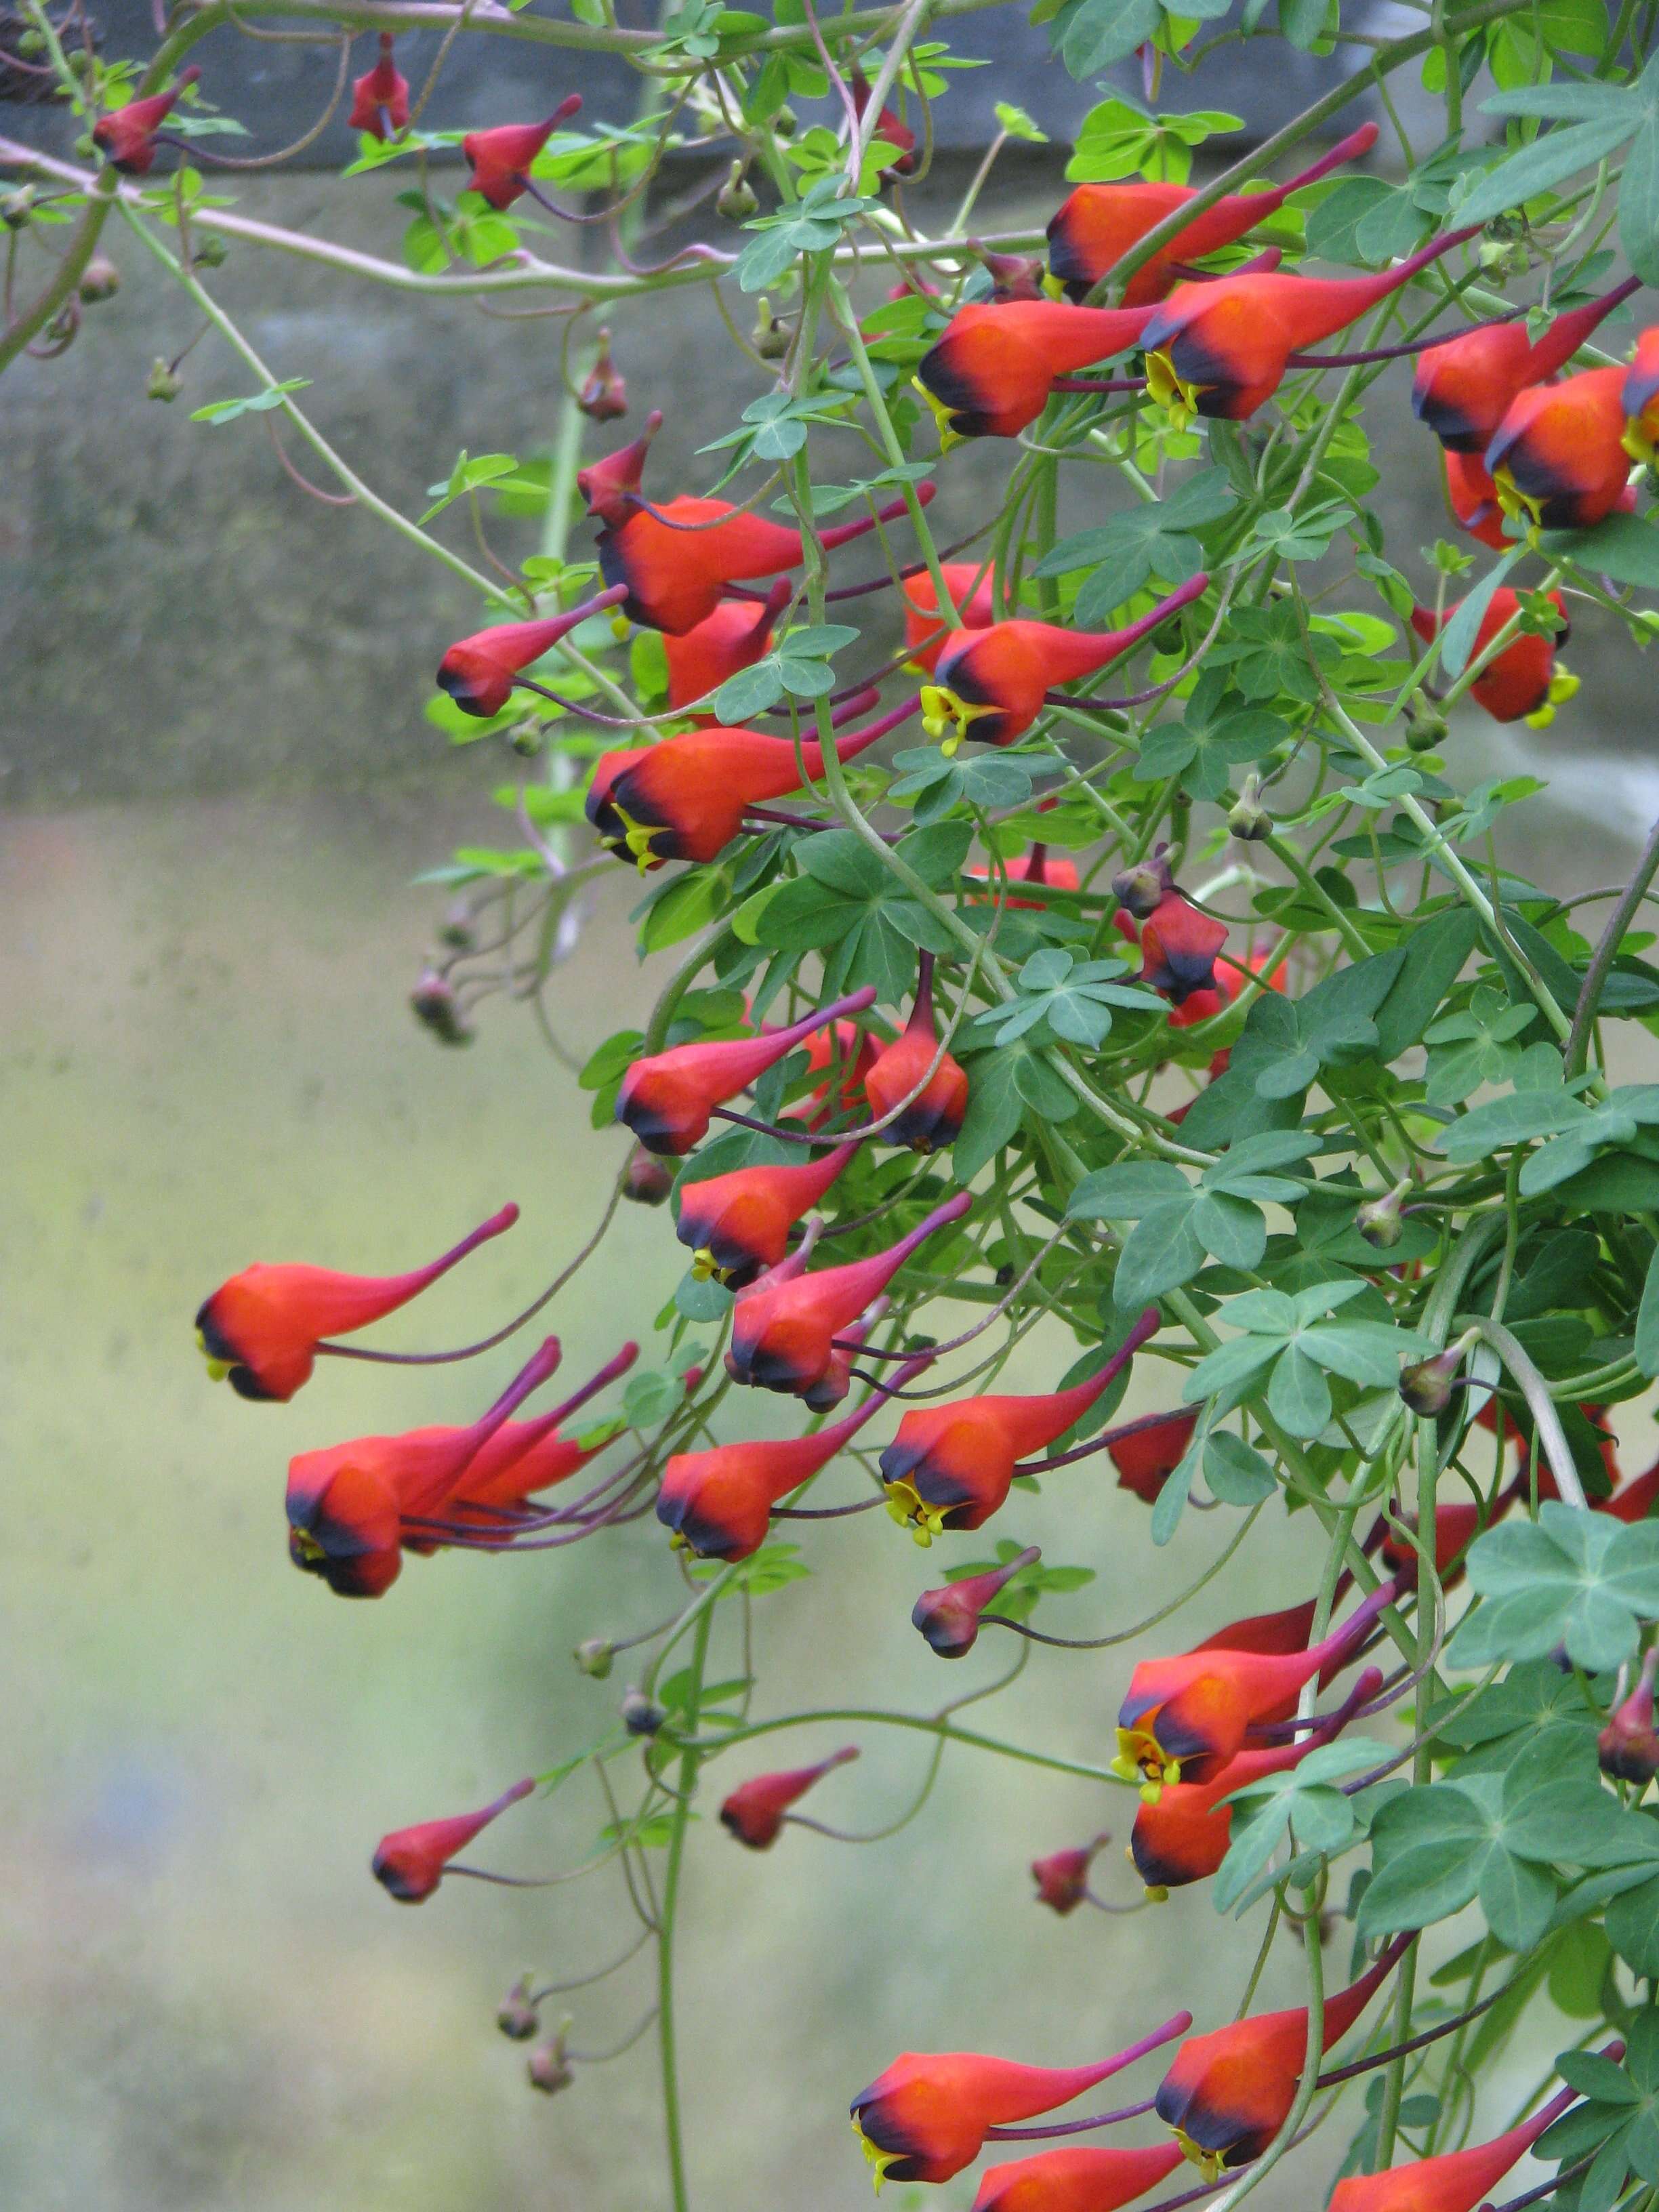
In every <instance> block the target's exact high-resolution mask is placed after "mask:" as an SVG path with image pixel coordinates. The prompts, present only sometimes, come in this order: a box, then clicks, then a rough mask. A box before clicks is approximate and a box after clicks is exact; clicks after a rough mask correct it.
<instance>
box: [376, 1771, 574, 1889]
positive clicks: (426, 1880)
mask: <svg viewBox="0 0 1659 2212" xmlns="http://www.w3.org/2000/svg"><path fill="white" fill-rule="evenodd" d="M535 1787H536V1784H535V1783H534V1782H533V1781H532V1778H530V1776H528V1775H526V1777H525V1778H524V1780H523V1781H522V1782H515V1783H514V1784H513V1787H512V1788H511V1789H510V1790H502V1792H501V1796H499V1797H498V1798H496V1800H495V1802H494V1804H492V1805H486V1806H485V1807H484V1808H483V1810H482V1811H480V1812H477V1813H458V1814H455V1815H454V1816H453V1818H452V1819H450V1820H422V1821H421V1822H420V1823H419V1825H418V1826H416V1827H413V1828H395V1829H393V1831H392V1833H391V1834H390V1835H389V1836H382V1837H381V1838H380V1848H379V1850H377V1851H376V1852H375V1854H374V1859H373V1861H372V1865H373V1868H374V1879H375V1881H378V1882H379V1883H380V1887H382V1888H383V1889H384V1890H385V1891H386V1893H387V1895H388V1896H391V1897H395V1898H396V1899H397V1900H398V1904H399V1905H420V1904H422V1903H423V1902H424V1901H425V1899H428V1897H430V1896H431V1894H432V1893H433V1891H434V1890H435V1889H436V1887H438V1884H439V1883H440V1882H441V1881H442V1880H443V1877H444V1869H445V1868H446V1867H447V1865H448V1864H449V1863H450V1861H451V1860H452V1859H453V1857H454V1856H455V1854H456V1852H457V1851H464V1850H465V1849H466V1847H467V1845H468V1844H470V1843H471V1841H472V1838H474V1836H476V1835H477V1833H478V1832H479V1831H480V1830H481V1829H483V1828H487V1827H488V1826H489V1824H490V1822H491V1821H492V1820H500V1818H501V1814H503V1813H505V1812H506V1810H507V1808H508V1806H509V1805H517V1804H519V1803H520V1802H521V1801H522V1800H523V1799H525V1798H526V1797H528V1796H530V1794H531V1792H532V1790H534V1789H535Z"/></svg>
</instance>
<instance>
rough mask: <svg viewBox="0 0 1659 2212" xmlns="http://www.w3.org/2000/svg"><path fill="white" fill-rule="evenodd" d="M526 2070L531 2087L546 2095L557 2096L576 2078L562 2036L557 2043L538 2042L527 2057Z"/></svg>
mask: <svg viewBox="0 0 1659 2212" xmlns="http://www.w3.org/2000/svg"><path fill="white" fill-rule="evenodd" d="M524 2070H525V2075H526V2079H527V2080H528V2081H529V2083H530V2086H531V2087H532V2089H539V2090H540V2091H541V2093H542V2094H543V2095H544V2097H556V2096H557V2094H558V2093H559V2091H560V2090H561V2089H568V2087H570V2084H571V2083H572V2081H574V2080H575V2078H576V2077H575V2075H574V2074H573V2073H572V2072H571V2070H570V2062H569V2060H568V2058H567V2057H565V2055H564V2039H563V2038H562V2037H561V2038H560V2039H558V2041H556V2042H555V2043H538V2045H537V2046H536V2048H535V2049H534V2050H533V2051H532V2052H531V2054H530V2056H529V2057H528V2058H526V2061H525V2066H524Z"/></svg>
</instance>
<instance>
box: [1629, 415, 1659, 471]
mask: <svg viewBox="0 0 1659 2212" xmlns="http://www.w3.org/2000/svg"><path fill="white" fill-rule="evenodd" d="M1620 444H1621V445H1622V446H1623V447H1624V449H1625V451H1626V453H1628V454H1629V455H1630V457H1631V459H1632V460H1633V461H1635V462H1636V463H1638V465H1639V466H1641V467H1642V468H1644V469H1647V468H1651V467H1652V465H1653V456H1654V448H1655V446H1656V444H1659V429H1656V426H1655V425H1654V424H1652V423H1650V422H1649V421H1648V415H1647V410H1646V409H1645V408H1644V409H1643V410H1642V412H1641V413H1640V414H1639V415H1632V416H1631V418H1630V420H1629V422H1626V425H1625V435H1624V436H1623V437H1622V438H1621V439H1620Z"/></svg>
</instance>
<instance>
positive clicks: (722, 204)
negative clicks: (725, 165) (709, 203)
mask: <svg viewBox="0 0 1659 2212" xmlns="http://www.w3.org/2000/svg"><path fill="white" fill-rule="evenodd" d="M745 166H746V165H745V164H744V162H742V161H733V162H732V173H731V175H730V176H729V177H728V178H727V179H726V182H725V183H724V184H723V185H721V186H720V197H719V198H718V199H717V200H716V201H715V202H714V205H715V207H716V208H717V209H718V210H720V214H721V215H723V216H725V217H726V221H727V222H748V220H749V218H750V216H751V215H754V214H755V213H756V212H757V210H758V209H759V207H760V202H759V201H758V200H757V198H756V197H755V191H754V187H753V185H750V182H749V179H748V178H747V177H746V176H745V175H744V167H745Z"/></svg>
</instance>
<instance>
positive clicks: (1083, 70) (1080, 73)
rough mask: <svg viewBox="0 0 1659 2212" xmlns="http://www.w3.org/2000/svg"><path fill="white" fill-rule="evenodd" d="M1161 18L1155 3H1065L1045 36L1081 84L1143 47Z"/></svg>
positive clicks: (1092, 0) (1097, 0)
mask: <svg viewBox="0 0 1659 2212" xmlns="http://www.w3.org/2000/svg"><path fill="white" fill-rule="evenodd" d="M1163 19H1164V11H1163V9H1161V7H1160V6H1159V5H1158V0H1065V5H1064V6H1063V7H1062V8H1061V9H1060V10H1059V12H1058V14H1057V15H1055V16H1054V21H1053V22H1052V23H1051V24H1050V26H1049V29H1048V37H1049V41H1050V44H1051V45H1052V46H1054V51H1055V52H1057V53H1058V54H1059V56H1060V59H1061V61H1063V62H1064V63H1065V64H1066V70H1067V71H1068V72H1069V73H1070V75H1071V76H1073V77H1075V78H1076V79H1077V80H1078V82H1079V83H1081V82H1084V80H1085V79H1086V78H1089V77H1092V76H1097V75H1098V74H1099V72H1100V71H1101V70H1103V69H1105V68H1107V67H1108V66H1109V64H1111V63H1113V62H1121V60H1123V58H1125V56H1126V55H1128V54H1132V53H1133V52H1134V50H1135V48H1136V47H1137V46H1145V44H1146V41H1147V40H1148V39H1150V38H1151V37H1152V33H1153V32H1154V31H1156V30H1157V28H1158V25H1159V23H1160V22H1161V21H1163Z"/></svg>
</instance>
